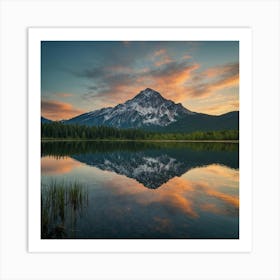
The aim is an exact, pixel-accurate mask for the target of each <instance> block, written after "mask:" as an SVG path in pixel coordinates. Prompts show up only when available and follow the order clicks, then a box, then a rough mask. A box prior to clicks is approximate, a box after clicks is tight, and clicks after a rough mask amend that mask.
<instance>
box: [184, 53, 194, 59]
mask: <svg viewBox="0 0 280 280" xmlns="http://www.w3.org/2000/svg"><path fill="white" fill-rule="evenodd" d="M190 58H192V56H190V55H188V54H186V55H184V56H182V59H190Z"/></svg>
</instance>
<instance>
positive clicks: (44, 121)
mask: <svg viewBox="0 0 280 280" xmlns="http://www.w3.org/2000/svg"><path fill="white" fill-rule="evenodd" d="M51 122H52V121H51V120H49V119H46V118H44V117H41V123H51Z"/></svg>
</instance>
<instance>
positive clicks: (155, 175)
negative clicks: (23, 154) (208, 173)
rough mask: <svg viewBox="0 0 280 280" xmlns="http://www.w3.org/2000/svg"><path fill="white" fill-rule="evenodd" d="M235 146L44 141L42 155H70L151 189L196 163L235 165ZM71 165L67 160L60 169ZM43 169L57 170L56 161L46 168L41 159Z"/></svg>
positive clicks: (220, 144)
mask: <svg viewBox="0 0 280 280" xmlns="http://www.w3.org/2000/svg"><path fill="white" fill-rule="evenodd" d="M77 143H80V145H81V147H80V146H78V145H77ZM194 148H196V150H194ZM236 149H238V145H236V144H222V143H214V144H212V145H209V143H208V144H203V143H200V144H198V145H197V144H194V143H147V142H146V143H139V142H55V143H50V142H46V143H43V146H42V151H43V155H54V156H57V157H59V156H64V155H66V154H68V155H69V154H70V156H71V158H73V159H75V160H77V161H79V162H82V163H85V164H87V165H91V166H95V167H98V168H99V169H101V170H107V171H113V172H115V173H117V174H121V175H125V176H126V177H129V178H133V179H135V180H137V181H138V182H140V183H141V184H143V185H144V186H145V187H147V188H151V189H156V188H158V187H160V186H161V185H163V184H164V183H166V182H167V181H168V180H170V179H171V178H174V177H175V176H178V177H180V176H181V175H182V174H184V173H186V172H187V171H188V170H190V169H193V168H196V167H199V166H206V165H210V164H213V163H216V164H221V165H227V166H229V167H231V168H238V152H236ZM64 164H65V165H66V160H65V162H64ZM73 165H75V163H73V161H71V160H69V159H67V165H66V166H65V167H64V168H63V169H66V168H67V169H68V168H71V167H72V166H73ZM43 168H45V169H47V168H48V169H51V170H52V169H55V168H57V169H59V170H61V167H60V166H58V164H57V163H55V166H52V167H50V165H49V166H47V163H46V162H44V163H43Z"/></svg>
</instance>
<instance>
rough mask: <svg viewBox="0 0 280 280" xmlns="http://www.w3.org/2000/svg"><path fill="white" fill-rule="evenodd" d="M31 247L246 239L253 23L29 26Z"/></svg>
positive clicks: (128, 246)
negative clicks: (241, 25)
mask: <svg viewBox="0 0 280 280" xmlns="http://www.w3.org/2000/svg"><path fill="white" fill-rule="evenodd" d="M28 36H29V43H28V56H29V61H28V62H29V66H28V69H29V70H28V71H29V77H28V79H29V90H28V91H29V112H28V113H29V200H28V201H29V202H28V203H29V205H28V208H29V212H28V215H29V231H28V243H29V245H28V248H29V251H30V252H248V251H250V250H251V220H252V217H251V199H252V198H251V188H252V180H251V178H252V162H251V161H252V152H251V141H252V116H251V115H252V111H251V110H252V109H251V107H252V104H251V103H252V99H251V82H252V81H251V67H252V66H251V52H252V50H251V30H250V29H249V28H175V27H174V28H168V27H164V28H29V30H28Z"/></svg>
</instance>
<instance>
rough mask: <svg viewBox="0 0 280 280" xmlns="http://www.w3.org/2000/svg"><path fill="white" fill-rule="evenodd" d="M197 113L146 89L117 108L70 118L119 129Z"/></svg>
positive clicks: (163, 124) (139, 126)
mask: <svg viewBox="0 0 280 280" xmlns="http://www.w3.org/2000/svg"><path fill="white" fill-rule="evenodd" d="M193 114H196V113H194V112H191V111H189V110H188V109H186V108H184V107H183V106H182V104H176V103H174V102H173V101H171V100H167V99H165V98H163V97H162V96H161V95H160V93H159V92H157V91H155V90H152V89H150V88H146V89H145V90H143V91H141V92H140V93H139V94H137V95H136V96H135V97H134V98H133V99H131V100H128V101H126V102H125V103H123V104H119V105H117V106H116V107H109V108H103V109H100V110H96V111H92V112H89V113H85V114H83V115H80V116H77V117H75V118H72V119H70V120H68V121H67V123H78V124H86V125H91V126H93V125H105V126H114V127H118V128H143V127H150V126H161V127H165V126H167V125H169V124H171V123H173V122H176V121H177V120H178V119H180V118H182V117H184V116H186V115H193Z"/></svg>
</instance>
